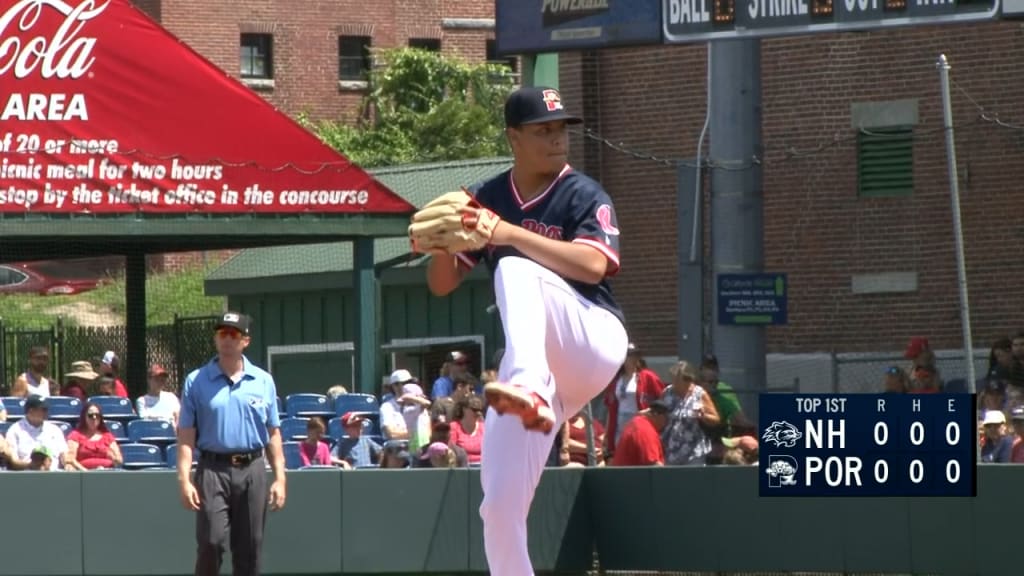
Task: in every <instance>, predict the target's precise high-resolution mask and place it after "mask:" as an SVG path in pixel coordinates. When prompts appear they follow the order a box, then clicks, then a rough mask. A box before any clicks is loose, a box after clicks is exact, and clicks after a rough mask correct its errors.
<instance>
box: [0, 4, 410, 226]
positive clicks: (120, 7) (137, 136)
mask: <svg viewBox="0 0 1024 576" xmlns="http://www.w3.org/2000/svg"><path fill="white" fill-rule="evenodd" d="M412 210H413V207H412V206H411V205H409V204H408V203H407V202H406V201H405V200H403V199H402V198H400V197H399V196H397V195H395V194H394V193H393V192H391V191H390V190H388V189H387V188H386V187H384V186H383V185H381V184H379V183H378V182H376V181H375V180H373V179H372V178H371V177H370V176H369V175H368V174H366V172H364V171H363V170H361V169H360V168H358V167H357V166H354V165H352V164H351V163H350V162H349V161H348V160H347V159H346V158H345V157H344V156H342V155H340V154H338V153H337V152H336V151H334V150H332V149H330V148H329V147H328V146H326V145H324V144H323V143H322V142H320V141H319V140H318V139H317V138H316V137H315V136H313V135H312V134H310V133H308V132H307V131H305V130H304V129H302V128H301V127H300V126H298V125H297V124H295V123H294V122H293V121H292V120H291V119H289V118H288V117H286V116H284V115H283V114H281V113H279V112H277V111H276V110H274V109H273V107H272V106H270V105H269V104H268V103H267V102H266V101H264V100H263V99H262V98H261V97H260V96H258V95H256V94H255V93H253V92H251V91H250V90H248V89H247V88H245V87H244V86H242V85H240V84H239V83H238V82H236V81H235V80H233V79H231V78H229V77H227V76H226V75H225V74H224V72H222V71H221V70H219V69H217V68H216V67H215V66H213V65H212V64H210V63H209V62H208V61H206V60H205V59H203V58H202V57H201V56H199V55H198V54H196V53H195V52H193V51H191V50H190V49H189V48H188V47H186V46H185V45H183V44H181V43H180V42H179V41H178V40H177V39H175V38H174V37H173V36H171V35H170V34H169V33H168V32H167V31H166V30H164V29H162V28H161V27H160V26H159V25H157V24H156V23H154V22H152V21H151V20H149V18H147V17H146V16H145V15H144V14H142V13H141V12H140V11H138V10H137V9H136V8H135V7H133V6H131V5H130V4H129V3H128V1H127V0H0V212H6V213H11V212H38V213H54V212H63V213H66V212H81V213H125V212H154V213H155V212H160V213H174V212H182V213H192V212H211V213H250V212H262V213H369V212H372V213H406V212H411V211H412Z"/></svg>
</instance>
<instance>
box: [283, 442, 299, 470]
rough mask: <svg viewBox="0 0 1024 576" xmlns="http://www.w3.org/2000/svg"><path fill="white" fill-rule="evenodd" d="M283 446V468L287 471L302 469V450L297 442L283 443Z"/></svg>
mask: <svg viewBox="0 0 1024 576" xmlns="http://www.w3.org/2000/svg"><path fill="white" fill-rule="evenodd" d="M283 446H284V467H285V468H286V469H288V470H298V469H299V468H302V455H301V450H302V448H301V447H299V442H285V443H284V444H283Z"/></svg>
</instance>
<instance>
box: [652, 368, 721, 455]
mask: <svg viewBox="0 0 1024 576" xmlns="http://www.w3.org/2000/svg"><path fill="white" fill-rule="evenodd" d="M671 374H672V385H671V386H669V388H668V389H667V390H665V394H664V395H663V396H662V399H663V400H665V402H666V403H667V404H668V405H669V408H670V410H671V413H670V414H669V418H668V425H667V426H666V427H665V430H664V431H663V432H662V442H663V443H664V444H665V464H666V465H669V466H703V465H704V464H705V460H706V458H707V456H708V454H709V453H710V452H711V438H710V437H709V436H708V434H707V432H705V427H716V426H718V425H719V424H720V423H721V421H722V419H721V417H720V416H719V415H718V410H717V409H716V408H715V403H714V402H713V401H712V400H711V396H709V395H708V392H707V390H705V389H704V388H703V387H702V386H700V385H699V384H697V379H698V375H697V371H696V370H695V369H694V368H693V365H692V364H690V363H689V362H686V361H681V362H678V363H676V365H675V366H673V367H672V370H671Z"/></svg>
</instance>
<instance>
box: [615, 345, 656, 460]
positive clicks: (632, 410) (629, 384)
mask: <svg viewBox="0 0 1024 576" xmlns="http://www.w3.org/2000/svg"><path fill="white" fill-rule="evenodd" d="M664 390H665V383H664V382H662V381H661V378H659V377H658V375H657V374H655V373H654V371H653V370H651V369H649V368H648V367H647V362H646V361H645V360H644V357H643V355H642V354H641V350H640V348H638V347H637V346H636V344H634V343H632V342H630V343H629V346H628V348H627V352H626V361H625V362H624V363H623V364H622V366H621V367H620V368H619V373H618V374H616V375H615V378H613V379H612V381H611V383H610V384H609V385H608V388H606V389H605V393H604V405H605V407H606V408H607V409H608V416H607V420H608V421H607V425H606V426H605V430H607V435H606V436H605V442H606V444H607V447H606V450H605V452H606V453H607V454H609V455H614V454H615V444H616V443H617V442H618V439H619V437H620V436H622V432H623V430H624V428H625V426H626V424H627V423H629V420H630V419H631V418H633V417H634V416H635V415H636V414H637V413H638V412H640V411H641V410H644V409H645V408H647V407H648V406H649V405H650V403H651V402H652V401H654V400H656V399H658V398H660V397H661V395H662V394H663V393H664Z"/></svg>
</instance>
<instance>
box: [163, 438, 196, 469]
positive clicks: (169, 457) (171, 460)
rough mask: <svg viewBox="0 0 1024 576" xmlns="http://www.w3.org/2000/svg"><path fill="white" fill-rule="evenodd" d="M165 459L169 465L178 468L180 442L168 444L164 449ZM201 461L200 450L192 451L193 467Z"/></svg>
mask: <svg viewBox="0 0 1024 576" xmlns="http://www.w3.org/2000/svg"><path fill="white" fill-rule="evenodd" d="M164 460H165V461H166V462H167V467H168V468H171V469H176V468H177V467H178V443H177V442H175V443H174V444H168V445H167V448H165V449H164ZM198 463H199V450H193V451H192V467H193V468H195V466H196V464H198Z"/></svg>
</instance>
